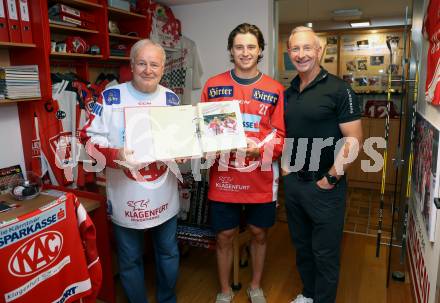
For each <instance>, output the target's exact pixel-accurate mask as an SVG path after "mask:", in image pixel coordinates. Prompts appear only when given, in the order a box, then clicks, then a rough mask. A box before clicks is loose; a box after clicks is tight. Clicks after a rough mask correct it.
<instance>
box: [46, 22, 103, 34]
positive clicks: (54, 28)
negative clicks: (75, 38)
mask: <svg viewBox="0 0 440 303" xmlns="http://www.w3.org/2000/svg"><path fill="white" fill-rule="evenodd" d="M49 27H50V29H51V31H52V32H66V31H70V32H77V33H89V34H99V31H96V30H91V29H86V28H80V27H73V26H65V25H58V24H50V25H49Z"/></svg>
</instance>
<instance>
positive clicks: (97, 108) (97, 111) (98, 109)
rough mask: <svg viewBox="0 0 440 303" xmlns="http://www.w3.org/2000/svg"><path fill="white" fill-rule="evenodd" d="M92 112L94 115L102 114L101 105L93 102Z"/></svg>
mask: <svg viewBox="0 0 440 303" xmlns="http://www.w3.org/2000/svg"><path fill="white" fill-rule="evenodd" d="M92 113H93V114H94V115H95V116H101V115H102V105H101V104H99V103H95V105H94V106H93V109H92Z"/></svg>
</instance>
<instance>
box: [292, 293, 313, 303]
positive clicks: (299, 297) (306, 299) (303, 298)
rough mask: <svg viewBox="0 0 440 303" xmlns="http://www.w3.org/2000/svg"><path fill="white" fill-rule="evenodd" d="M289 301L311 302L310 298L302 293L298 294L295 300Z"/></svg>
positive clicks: (297, 302) (296, 302) (298, 302)
mask: <svg viewBox="0 0 440 303" xmlns="http://www.w3.org/2000/svg"><path fill="white" fill-rule="evenodd" d="M290 303H313V299H312V298H306V297H304V296H303V295H302V294H299V295H298V296H297V297H296V298H295V300H293V301H291V302H290Z"/></svg>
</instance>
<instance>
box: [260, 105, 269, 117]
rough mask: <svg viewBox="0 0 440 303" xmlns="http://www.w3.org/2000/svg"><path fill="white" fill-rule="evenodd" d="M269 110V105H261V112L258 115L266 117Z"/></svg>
mask: <svg viewBox="0 0 440 303" xmlns="http://www.w3.org/2000/svg"><path fill="white" fill-rule="evenodd" d="M268 108H269V105H264V104H260V110H259V111H258V113H259V114H260V115H262V116H265V115H266V113H267V109H268Z"/></svg>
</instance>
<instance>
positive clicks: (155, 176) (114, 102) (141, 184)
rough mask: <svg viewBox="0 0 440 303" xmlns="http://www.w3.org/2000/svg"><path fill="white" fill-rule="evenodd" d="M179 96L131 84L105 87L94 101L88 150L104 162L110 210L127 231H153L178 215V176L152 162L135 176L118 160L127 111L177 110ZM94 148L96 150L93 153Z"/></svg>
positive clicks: (86, 134) (85, 135)
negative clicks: (149, 91) (136, 108)
mask: <svg viewBox="0 0 440 303" xmlns="http://www.w3.org/2000/svg"><path fill="white" fill-rule="evenodd" d="M178 104H179V98H178V97H177V95H176V94H175V93H173V92H172V91H171V90H169V89H167V88H165V87H163V86H161V85H159V86H158V89H157V90H156V92H154V93H152V94H145V93H141V92H139V91H137V90H136V89H135V88H134V87H133V85H132V84H131V83H130V82H127V83H123V84H119V85H116V86H112V87H111V88H109V89H106V90H105V91H104V92H103V93H102V96H101V98H100V99H99V100H98V101H97V102H96V104H95V106H94V108H93V110H92V115H91V116H90V119H89V121H88V122H87V124H86V126H85V127H84V129H83V130H82V132H81V137H82V139H83V143H86V142H87V141H88V140H90V142H91V143H92V145H90V148H89V149H88V150H87V152H88V153H89V155H90V156H91V157H92V158H94V159H96V160H97V161H99V158H100V157H104V158H105V160H106V169H105V177H106V190H107V203H108V207H109V209H108V211H109V214H110V215H111V218H112V221H113V222H114V223H115V224H118V225H120V226H124V227H127V228H135V229H145V228H149V227H154V226H157V225H159V224H162V223H163V222H165V221H167V220H169V219H170V218H172V217H174V216H175V215H176V214H177V213H178V211H179V195H178V191H177V178H176V176H175V175H174V174H173V173H171V171H170V170H169V168H168V167H167V166H166V165H164V164H163V163H159V162H156V163H151V164H150V165H148V166H147V167H145V168H143V169H141V170H139V171H138V172H135V173H134V174H132V173H131V172H130V170H128V169H121V168H119V166H118V165H117V163H116V162H115V160H116V159H117V155H118V150H119V149H120V148H123V147H124V145H125V137H126V134H125V123H124V107H128V106H130V107H132V106H174V105H178ZM95 148H96V149H95Z"/></svg>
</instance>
